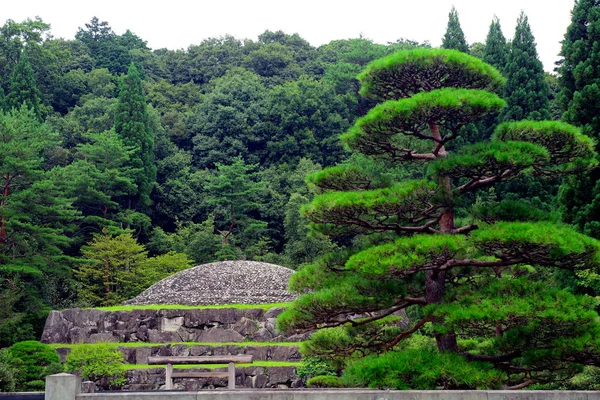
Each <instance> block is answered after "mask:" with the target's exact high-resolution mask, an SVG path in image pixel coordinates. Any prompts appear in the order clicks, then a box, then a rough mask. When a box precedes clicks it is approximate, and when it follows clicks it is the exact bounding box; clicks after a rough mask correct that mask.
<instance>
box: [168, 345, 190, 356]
mask: <svg viewBox="0 0 600 400" xmlns="http://www.w3.org/2000/svg"><path fill="white" fill-rule="evenodd" d="M171 354H173V355H174V356H177V357H187V356H189V355H190V348H189V347H188V346H187V345H185V344H175V345H173V347H172V348H171Z"/></svg>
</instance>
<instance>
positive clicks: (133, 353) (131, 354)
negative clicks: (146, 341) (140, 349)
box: [117, 346, 147, 364]
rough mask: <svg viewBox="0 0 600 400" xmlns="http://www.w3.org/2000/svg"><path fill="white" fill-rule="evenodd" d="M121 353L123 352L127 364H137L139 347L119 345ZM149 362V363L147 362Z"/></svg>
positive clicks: (118, 348)
mask: <svg viewBox="0 0 600 400" xmlns="http://www.w3.org/2000/svg"><path fill="white" fill-rule="evenodd" d="M117 350H119V351H120V352H121V353H123V359H124V361H125V364H136V363H137V349H136V348H135V347H123V346H119V347H117ZM146 364H147V363H146Z"/></svg>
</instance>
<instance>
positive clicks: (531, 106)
mask: <svg viewBox="0 0 600 400" xmlns="http://www.w3.org/2000/svg"><path fill="white" fill-rule="evenodd" d="M503 72H504V73H505V75H506V78H507V80H506V86H505V87H504V98H505V99H506V103H507V107H506V108H505V109H504V110H503V111H502V114H501V116H500V120H501V121H520V120H522V119H531V120H537V121H539V120H544V119H548V118H550V111H549V103H548V96H549V89H548V85H547V83H546V80H545V77H544V67H543V65H542V63H541V61H540V60H539V59H538V56H537V50H536V45H535V39H534V37H533V34H532V33H531V27H530V26H529V22H528V19H527V16H526V15H525V14H524V13H523V12H521V15H520V16H519V19H518V20H517V26H516V28H515V37H514V39H513V40H512V42H511V45H510V52H509V55H508V63H507V65H506V67H505V68H504V69H503Z"/></svg>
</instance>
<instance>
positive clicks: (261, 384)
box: [252, 375, 269, 389]
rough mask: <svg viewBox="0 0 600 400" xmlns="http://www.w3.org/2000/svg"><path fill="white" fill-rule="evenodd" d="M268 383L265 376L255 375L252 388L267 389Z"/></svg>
mask: <svg viewBox="0 0 600 400" xmlns="http://www.w3.org/2000/svg"><path fill="white" fill-rule="evenodd" d="M268 382H269V378H267V376H266V375H257V376H255V377H254V379H253V380H252V387H253V388H259V389H261V388H265V387H267V383H268Z"/></svg>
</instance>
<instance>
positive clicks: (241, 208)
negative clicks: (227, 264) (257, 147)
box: [206, 157, 267, 247]
mask: <svg viewBox="0 0 600 400" xmlns="http://www.w3.org/2000/svg"><path fill="white" fill-rule="evenodd" d="M254 168H256V165H247V164H246V163H245V162H244V160H243V159H242V158H241V157H236V158H234V159H233V162H232V163H231V164H230V165H224V164H219V163H218V164H217V171H218V173H217V175H215V176H214V178H213V179H211V180H210V181H209V183H208V185H207V187H206V189H207V192H208V194H209V195H210V196H211V199H210V201H209V203H210V204H211V205H212V206H213V207H214V212H215V215H216V221H217V222H216V223H217V229H218V230H219V232H220V233H221V235H222V239H223V241H222V244H223V247H226V246H227V245H228V244H230V243H229V239H230V236H231V235H232V234H233V235H234V237H236V238H237V240H238V243H239V245H241V246H240V247H244V246H247V245H249V244H250V243H251V239H252V238H258V237H260V236H261V235H262V234H263V233H264V232H265V231H266V227H267V223H266V222H265V221H262V220H260V211H261V208H262V206H261V203H262V202H261V192H262V191H263V188H264V184H263V183H262V182H257V181H256V180H255V177H256V173H255V172H250V171H252V170H253V169H254Z"/></svg>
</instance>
